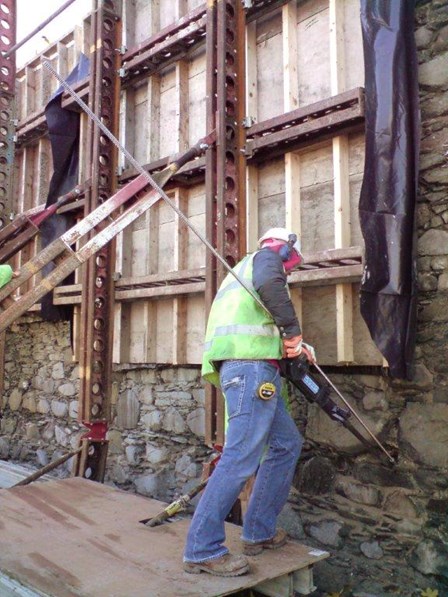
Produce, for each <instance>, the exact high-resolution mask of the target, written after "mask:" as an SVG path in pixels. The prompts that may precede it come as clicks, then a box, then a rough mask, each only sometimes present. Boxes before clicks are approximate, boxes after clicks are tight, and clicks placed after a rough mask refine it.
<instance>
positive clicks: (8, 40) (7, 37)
mask: <svg viewBox="0 0 448 597" xmlns="http://www.w3.org/2000/svg"><path fill="white" fill-rule="evenodd" d="M1 15H2V16H1V19H0V230H1V229H3V228H4V227H6V226H7V225H8V223H9V222H10V221H11V220H12V218H13V217H14V205H13V195H12V191H13V172H14V169H13V166H14V165H13V160H14V149H15V147H14V139H15V125H16V122H15V118H16V105H15V98H14V95H15V86H16V58H15V54H13V55H12V56H10V57H9V58H6V57H5V55H4V54H5V52H7V51H8V50H9V49H10V48H11V47H13V45H14V44H15V42H16V19H17V10H16V0H3V1H2V6H1ZM5 338H6V334H0V395H3V390H4V383H5V368H4V362H5Z"/></svg>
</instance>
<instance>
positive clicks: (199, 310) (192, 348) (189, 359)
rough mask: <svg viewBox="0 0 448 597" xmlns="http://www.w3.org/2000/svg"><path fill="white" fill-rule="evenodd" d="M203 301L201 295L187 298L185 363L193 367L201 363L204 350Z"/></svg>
mask: <svg viewBox="0 0 448 597" xmlns="http://www.w3.org/2000/svg"><path fill="white" fill-rule="evenodd" d="M206 321H207V317H206V313H205V300H204V297H203V296H201V295H194V296H190V297H188V301H187V338H188V346H187V350H186V355H185V358H186V363H188V364H191V365H194V364H196V363H201V362H202V353H203V348H204V338H205V325H206Z"/></svg>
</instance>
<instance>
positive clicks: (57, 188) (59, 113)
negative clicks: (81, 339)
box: [40, 54, 89, 321]
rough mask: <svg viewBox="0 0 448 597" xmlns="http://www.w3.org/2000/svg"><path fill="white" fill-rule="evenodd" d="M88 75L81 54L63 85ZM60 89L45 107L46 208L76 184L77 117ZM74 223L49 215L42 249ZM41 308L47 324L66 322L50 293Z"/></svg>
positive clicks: (49, 268) (66, 311) (43, 228)
mask: <svg viewBox="0 0 448 597" xmlns="http://www.w3.org/2000/svg"><path fill="white" fill-rule="evenodd" d="M88 74H89V60H88V58H87V57H86V56H84V55H83V54H81V57H80V60H79V62H78V64H77V65H76V66H75V68H74V69H73V70H72V72H71V73H70V75H69V76H68V77H67V82H68V83H69V84H71V85H73V84H74V83H76V82H78V81H81V80H82V79H85V78H86V77H87V76H88ZM63 89H64V88H63V87H62V86H61V87H59V89H57V91H56V92H55V93H54V95H53V96H52V98H51V99H50V101H49V103H48V104H47V106H46V108H45V117H46V119H47V126H48V136H49V138H50V143H51V152H52V157H53V175H52V177H51V181H50V189H49V192H48V196H47V202H46V207H48V206H49V205H52V204H53V203H55V202H56V201H57V199H58V198H59V197H60V196H61V195H64V194H65V193H68V192H69V191H71V190H72V189H73V188H74V187H75V186H76V185H77V184H78V162H79V120H80V116H79V113H78V112H74V111H72V110H66V109H64V108H62V107H61V98H62V92H63ZM74 223H75V221H74V218H73V216H72V215H70V214H53V215H52V216H51V217H50V218H48V219H47V220H45V221H44V222H43V223H42V224H41V226H40V234H41V243H42V247H46V246H48V245H49V244H50V243H51V242H53V241H54V240H55V239H57V238H59V237H60V236H61V235H62V234H64V232H66V231H67V230H68V229H69V228H71V226H73V225H74ZM53 269H54V265H53V264H49V265H48V266H46V267H45V268H44V269H43V275H44V276H47V275H48V274H49V273H50V272H51V271H52V270H53ZM72 278H73V276H72ZM70 281H71V280H70V277H69V278H67V280H66V282H67V283H70ZM41 309H42V317H43V318H44V319H46V320H48V321H59V320H64V319H70V316H71V312H72V309H71V307H65V306H64V307H59V306H57V305H53V293H52V292H50V293H49V294H47V295H46V296H44V297H43V299H42V303H41Z"/></svg>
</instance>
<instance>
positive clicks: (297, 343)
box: [283, 335, 302, 359]
mask: <svg viewBox="0 0 448 597" xmlns="http://www.w3.org/2000/svg"><path fill="white" fill-rule="evenodd" d="M301 352H302V335H300V336H293V337H292V338H284V339H283V357H285V358H287V359H292V358H294V357H298V356H299V354H300V353H301Z"/></svg>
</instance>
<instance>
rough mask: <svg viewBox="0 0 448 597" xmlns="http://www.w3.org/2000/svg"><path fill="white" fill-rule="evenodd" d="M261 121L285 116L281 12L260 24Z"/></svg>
mask: <svg viewBox="0 0 448 597" xmlns="http://www.w3.org/2000/svg"><path fill="white" fill-rule="evenodd" d="M256 53H257V62H256V64H257V99H258V110H257V112H258V115H257V118H258V121H259V122H261V121H263V120H266V119H267V118H272V117H273V116H277V115H279V114H282V113H283V54H282V53H283V41H282V19H281V13H280V12H279V11H278V12H275V13H274V14H271V15H269V18H268V19H265V20H262V21H261V22H260V23H259V24H258V23H257V50H256Z"/></svg>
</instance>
